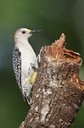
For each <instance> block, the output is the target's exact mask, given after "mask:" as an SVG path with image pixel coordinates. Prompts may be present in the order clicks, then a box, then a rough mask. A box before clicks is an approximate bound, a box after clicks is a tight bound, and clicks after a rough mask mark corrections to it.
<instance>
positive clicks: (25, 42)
mask: <svg viewBox="0 0 84 128" xmlns="http://www.w3.org/2000/svg"><path fill="white" fill-rule="evenodd" d="M15 42H16V43H15V46H16V47H28V48H30V49H31V48H32V46H31V45H30V44H29V42H28V40H27V39H24V40H22V39H18V40H15Z"/></svg>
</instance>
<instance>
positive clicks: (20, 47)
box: [12, 28, 42, 105]
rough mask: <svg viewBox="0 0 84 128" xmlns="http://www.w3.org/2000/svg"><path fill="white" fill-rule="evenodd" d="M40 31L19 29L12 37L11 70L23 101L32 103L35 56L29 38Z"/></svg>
mask: <svg viewBox="0 0 84 128" xmlns="http://www.w3.org/2000/svg"><path fill="white" fill-rule="evenodd" d="M40 31H42V30H31V29H27V28H20V29H18V30H17V31H16V32H15V35H14V44H15V46H14V50H13V57H12V63H13V70H14V74H15V78H16V81H17V84H18V86H19V89H20V90H21V93H22V96H23V99H24V100H25V101H27V103H28V104H29V105H31V103H32V99H31V90H32V87H33V85H34V84H35V81H36V77H37V69H38V61H37V56H36V54H35V52H34V50H33V48H32V46H31V45H30V43H29V40H28V39H29V38H30V37H31V36H32V35H34V34H35V33H38V32H40Z"/></svg>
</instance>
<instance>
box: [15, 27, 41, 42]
mask: <svg viewBox="0 0 84 128" xmlns="http://www.w3.org/2000/svg"><path fill="white" fill-rule="evenodd" d="M40 31H42V30H30V29H27V28H20V29H18V30H17V31H16V32H15V35H14V39H15V40H18V39H21V40H23V39H24V40H25V39H26V40H27V39H28V38H29V37H31V36H32V35H33V34H35V33H38V32H40Z"/></svg>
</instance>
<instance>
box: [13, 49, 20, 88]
mask: <svg viewBox="0 0 84 128" xmlns="http://www.w3.org/2000/svg"><path fill="white" fill-rule="evenodd" d="M12 62H13V69H14V73H15V77H16V80H17V83H18V86H19V88H20V89H21V90H22V87H21V53H20V51H19V49H18V48H14V51H13V60H12Z"/></svg>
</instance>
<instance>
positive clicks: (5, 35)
mask: <svg viewBox="0 0 84 128" xmlns="http://www.w3.org/2000/svg"><path fill="white" fill-rule="evenodd" d="M21 27H27V28H30V29H43V30H44V31H43V32H41V33H39V34H37V35H34V36H33V37H32V38H30V42H31V45H32V46H33V47H34V50H35V52H36V54H38V53H39V50H40V48H41V47H42V46H44V45H48V44H51V42H53V41H54V40H55V39H57V38H59V36H60V35H61V33H62V32H64V33H65V34H66V37H67V48H69V49H72V50H74V51H76V52H79V53H80V54H81V57H82V59H84V0H35V1H34V0H23V1H21V0H7V1H6V0H0V128H18V127H19V125H20V124H21V122H22V121H23V120H24V118H25V116H26V115H27V111H28V107H27V104H26V103H25V102H24V101H23V99H22V96H21V93H20V91H19V89H18V86H17V84H16V80H15V77H14V73H13V69H12V51H13V47H14V41H13V36H14V33H15V31H16V30H17V29H18V28H21ZM80 77H81V79H82V80H83V79H84V62H83V64H82V67H81V71H80ZM72 128H84V105H82V107H81V109H80V111H79V113H78V115H77V118H76V120H75V122H74V124H73V126H72Z"/></svg>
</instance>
